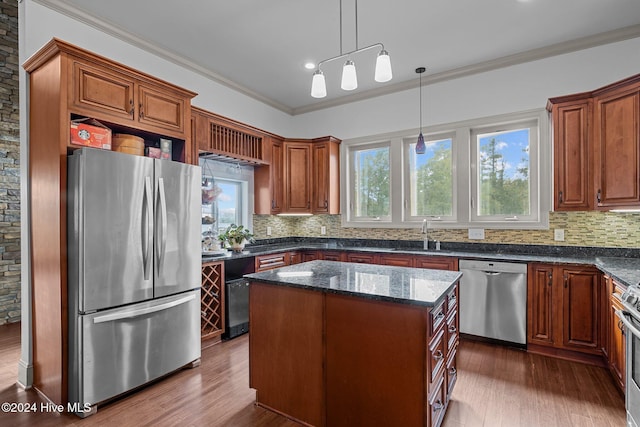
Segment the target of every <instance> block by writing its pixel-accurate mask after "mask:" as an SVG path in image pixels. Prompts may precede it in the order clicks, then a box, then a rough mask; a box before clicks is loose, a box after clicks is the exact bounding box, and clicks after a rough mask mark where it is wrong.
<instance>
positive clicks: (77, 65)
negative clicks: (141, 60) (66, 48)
mask: <svg viewBox="0 0 640 427" xmlns="http://www.w3.org/2000/svg"><path fill="white" fill-rule="evenodd" d="M72 82H73V84H72V85H71V86H70V87H72V90H73V93H72V94H70V99H71V102H72V104H73V107H75V108H74V109H75V110H77V112H79V113H83V114H86V115H88V116H92V117H95V116H98V117H100V118H102V117H105V118H109V117H116V118H118V119H120V120H127V121H133V120H134V110H135V108H134V106H135V102H136V100H135V99H134V82H133V79H131V78H130V77H128V76H126V75H124V74H120V73H117V72H115V71H113V70H109V69H106V68H96V67H93V66H90V65H88V64H85V63H82V62H78V61H74V62H73V79H72Z"/></svg>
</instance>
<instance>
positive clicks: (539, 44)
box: [39, 0, 640, 114]
mask: <svg viewBox="0 0 640 427" xmlns="http://www.w3.org/2000/svg"><path fill="white" fill-rule="evenodd" d="M39 2H40V3H42V4H44V5H46V6H50V7H52V8H54V9H56V10H58V11H61V12H63V13H65V14H68V15H71V16H73V17H74V18H77V19H81V20H83V21H85V22H88V23H90V24H91V25H94V26H98V27H101V29H103V30H107V31H108V32H110V33H112V34H118V36H119V37H122V38H125V39H126V40H128V41H130V42H131V43H133V44H135V45H139V46H142V47H144V48H146V49H148V50H152V51H153V52H155V53H157V54H160V55H161V56H163V57H165V58H170V59H171V60H173V61H177V62H179V63H181V64H183V65H185V66H187V67H189V68H191V69H195V70H197V71H198V72H200V73H203V74H205V75H207V76H209V77H211V78H213V79H215V80H217V81H219V82H222V83H224V84H226V85H229V86H231V87H233V88H235V89H237V90H240V91H242V92H244V93H246V94H248V95H250V96H253V97H254V98H256V99H259V100H261V101H263V102H266V103H268V104H270V105H272V106H274V107H276V108H279V109H281V110H283V111H286V112H288V113H290V114H298V113H302V112H306V111H312V110H315V109H319V108H324V107H328V106H332V105H337V104H341V103H345V102H351V101H354V100H358V99H363V98H367V97H370V96H376V95H380V94H384V93H389V92H393V91H397V90H404V89H407V88H409V87H415V86H416V85H417V74H416V73H415V71H414V70H415V68H416V67H419V66H425V67H427V72H426V73H425V74H424V75H423V82H424V83H430V82H435V81H439V80H443V79H447V78H452V77H456V76H460V75H465V74H469V73H473V72H481V71H485V70H489V69H493V68H497V67H502V66H508V65H511V64H515V63H520V62H525V61H528V60H532V59H538V58H541V57H545V56H549V55H554V54H558V53H565V52H569V51H572V50H576V49H582V48H585V47H591V46H595V45H598V44H603V43H609V42H612V41H618V40H624V39H628V38H632V37H638V36H640V1H639V0H395V1H388V0H387V1H385V0H360V1H359V2H358V5H357V6H358V14H357V22H358V47H364V46H368V45H371V44H374V43H383V44H384V46H385V48H386V50H387V51H388V52H389V54H390V56H391V63H392V66H393V79H392V80H391V81H390V82H387V83H376V82H374V80H373V70H374V65H375V57H376V55H377V49H371V50H368V51H365V52H362V53H358V54H356V55H354V56H353V58H352V59H353V60H354V61H355V63H356V67H357V70H358V83H359V87H358V89H356V90H355V91H352V92H345V91H342V90H341V89H340V87H339V86H340V83H339V79H340V74H341V66H342V63H343V60H337V61H333V62H330V63H328V64H326V65H324V66H323V71H324V74H325V76H326V80H327V92H328V96H327V97H326V98H324V99H320V100H318V99H314V98H312V97H311V96H310V89H311V76H312V74H313V70H307V69H305V68H304V64H305V62H307V61H313V62H318V61H320V60H323V59H327V58H330V57H333V56H336V55H338V54H340V25H339V22H340V21H339V16H340V0H333V1H323V0H315V1H312V0H270V1H265V0H234V1H228V0H227V1H223V0H217V1H216V0H179V1H166V0H165V1H158V0H109V1H104V0H49V1H46V2H45V1H43V0H40V1H39ZM354 9H355V0H342V10H343V31H342V37H343V51H345V52H347V51H350V50H353V49H355V21H356V19H355V16H356V15H355V13H354ZM639 54H640V53H639Z"/></svg>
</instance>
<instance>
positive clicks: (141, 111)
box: [140, 103, 144, 119]
mask: <svg viewBox="0 0 640 427" xmlns="http://www.w3.org/2000/svg"><path fill="white" fill-rule="evenodd" d="M140 118H141V119H144V108H143V106H142V103H141V104H140Z"/></svg>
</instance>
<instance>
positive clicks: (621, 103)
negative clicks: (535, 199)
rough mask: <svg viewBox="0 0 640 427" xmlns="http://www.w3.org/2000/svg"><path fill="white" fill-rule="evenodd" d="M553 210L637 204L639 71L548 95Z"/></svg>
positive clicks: (639, 197) (639, 180) (639, 175)
mask: <svg viewBox="0 0 640 427" xmlns="http://www.w3.org/2000/svg"><path fill="white" fill-rule="evenodd" d="M548 108H549V110H550V111H551V113H552V120H553V138H554V206H555V209H556V210H592V209H598V210H609V209H614V208H620V207H638V206H640V131H639V129H640V74H638V75H636V76H633V77H630V78H628V79H625V80H622V81H619V82H616V83H613V84H611V85H608V86H605V87H603V88H601V89H598V90H595V91H593V92H585V93H581V94H576V95H569V96H564V97H558V98H551V99H549V103H548Z"/></svg>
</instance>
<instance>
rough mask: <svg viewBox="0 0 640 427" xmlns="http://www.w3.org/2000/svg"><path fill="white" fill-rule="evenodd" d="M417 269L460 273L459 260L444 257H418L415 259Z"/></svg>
mask: <svg viewBox="0 0 640 427" xmlns="http://www.w3.org/2000/svg"><path fill="white" fill-rule="evenodd" d="M414 266H415V267H417V268H430V269H433V270H451V271H458V258H452V257H443V256H418V257H416V258H415V264H414Z"/></svg>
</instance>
